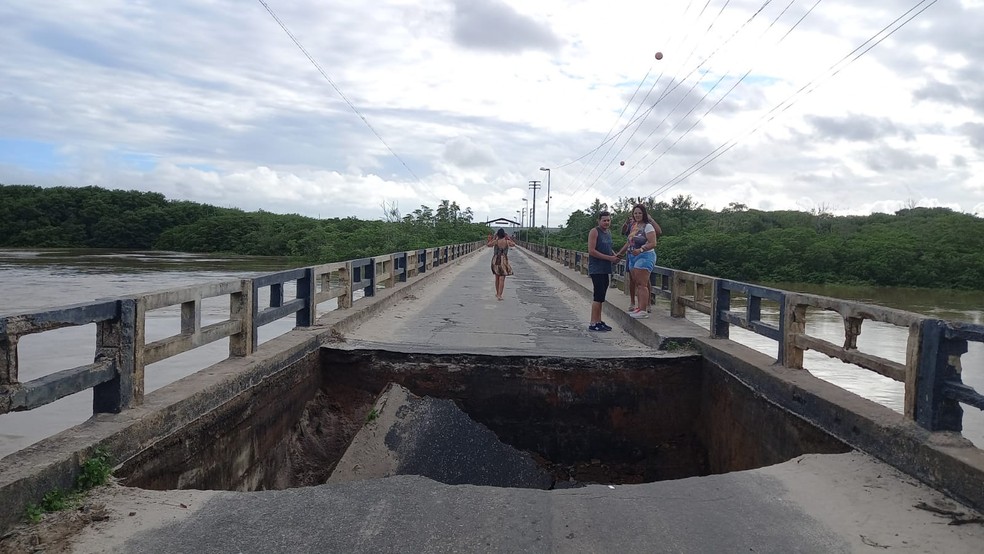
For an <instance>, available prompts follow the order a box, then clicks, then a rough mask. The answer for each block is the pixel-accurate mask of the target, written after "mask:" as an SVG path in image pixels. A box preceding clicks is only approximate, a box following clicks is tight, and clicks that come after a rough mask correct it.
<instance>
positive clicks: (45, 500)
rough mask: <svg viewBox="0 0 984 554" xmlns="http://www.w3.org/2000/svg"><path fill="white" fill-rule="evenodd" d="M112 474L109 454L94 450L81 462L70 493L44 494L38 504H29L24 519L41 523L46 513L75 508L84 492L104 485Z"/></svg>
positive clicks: (101, 450)
mask: <svg viewBox="0 0 984 554" xmlns="http://www.w3.org/2000/svg"><path fill="white" fill-rule="evenodd" d="M112 474H113V465H112V462H111V460H110V458H109V453H108V452H106V450H105V449H104V448H101V447H100V448H96V449H95V450H93V452H92V456H90V457H89V458H88V459H87V460H86V461H84V462H82V467H81V468H80V469H79V475H78V476H77V477H76V478H75V487H73V488H72V490H70V491H64V490H61V489H55V490H51V491H48V492H47V493H45V495H44V497H42V499H41V503H40V504H30V505H28V507H27V513H26V514H25V517H26V518H27V520H28V521H30V522H31V523H37V522H39V521H41V516H42V515H44V514H46V513H51V512H58V511H61V510H64V509H66V508H71V507H74V506H77V505H78V504H79V502H80V501H81V500H82V498H83V497H84V496H85V493H86V491H88V490H90V489H92V488H95V487H98V486H99V485H104V484H105V483H106V482H107V481H108V480H109V477H110V475H112Z"/></svg>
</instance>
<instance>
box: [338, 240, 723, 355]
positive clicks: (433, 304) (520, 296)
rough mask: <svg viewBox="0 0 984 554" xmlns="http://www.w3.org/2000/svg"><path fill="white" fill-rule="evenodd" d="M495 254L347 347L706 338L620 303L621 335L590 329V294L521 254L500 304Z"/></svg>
mask: <svg viewBox="0 0 984 554" xmlns="http://www.w3.org/2000/svg"><path fill="white" fill-rule="evenodd" d="M490 256H491V254H488V255H485V256H473V257H470V258H468V259H466V260H463V261H462V262H461V263H460V265H458V266H455V267H454V268H451V269H449V270H448V271H446V272H444V273H443V274H442V275H441V276H440V277H438V278H436V279H433V280H431V281H430V282H429V283H428V286H427V287H426V288H425V289H421V290H418V291H417V292H415V294H414V297H413V298H412V299H411V300H412V301H410V302H404V303H402V304H400V305H397V306H394V307H392V308H390V309H389V310H387V311H386V312H385V313H383V314H380V315H378V316H376V317H374V318H373V319H372V320H371V321H367V322H366V323H365V324H363V325H361V326H359V327H357V328H354V329H352V330H351V331H349V332H347V333H346V338H347V345H348V347H350V348H373V349H390V350H396V351H401V352H415V351H419V352H428V353H438V354H441V353H471V354H491V355H495V354H497V353H500V354H503V355H507V354H508V355H517V354H520V355H524V354H531V353H532V354H541V355H544V356H577V357H598V358H610V357H623V356H633V357H635V356H639V355H641V354H643V353H645V354H646V355H650V356H663V355H667V353H666V352H663V351H659V350H656V348H655V347H656V346H658V345H659V344H661V342H663V341H664V340H665V339H666V337H660V336H658V335H657V334H656V333H655V331H654V329H655V326H656V325H665V326H666V327H667V328H669V329H674V330H682V329H686V330H687V333H684V332H682V331H681V332H680V333H678V334H680V336H681V337H682V336H686V338H687V339H689V337H691V336H693V335H694V334H705V335H706V333H707V331H706V330H703V329H702V328H700V327H699V326H697V325H694V324H692V323H690V322H687V321H684V322H682V323H681V322H680V321H679V320H672V318H669V317H661V316H657V315H655V314H654V318H653V319H651V320H648V322H644V321H636V320H634V319H632V318H630V317H628V314H625V313H624V310H620V309H618V308H617V307H616V306H614V305H612V306H609V307H608V308H609V309H608V310H607V311H606V314H609V315H606V320H609V319H610V321H608V322H609V324H610V325H611V326H612V327H614V330H612V331H610V332H594V331H588V323H589V318H590V317H589V316H590V310H591V300H590V294H588V293H589V289H585V288H584V284H583V283H580V282H577V281H572V280H565V279H562V278H560V277H559V276H558V273H556V272H554V271H552V270H550V269H549V267H547V266H544V265H543V264H541V263H539V262H538V261H537V260H536V257H535V256H533V255H531V254H529V253H527V252H525V251H523V250H520V249H515V250H513V251H512V252H510V262H511V263H512V266H513V271H514V273H515V275H513V276H511V277H507V278H506V288H505V294H504V299H503V300H502V301H499V300H496V298H495V292H494V290H493V284H494V278H493V276H492V273H491V271H490V269H489V263H490ZM572 273H573V272H572ZM584 280H585V281H587V283H588V285H587V286H588V287H590V281H589V280H587V277H584ZM586 294H588V295H587V296H585V295H586ZM612 296H613V297H614V298H615V300H616V301H617V300H620V298H619V297H620V296H624V295H622V293H621V292H619V291H617V290H613V291H612ZM626 303H627V300H626ZM625 307H627V305H626V306H625ZM622 316H624V317H622ZM664 319H665V320H671V321H663V320H664ZM688 333H689V334H688ZM673 336H676V335H673Z"/></svg>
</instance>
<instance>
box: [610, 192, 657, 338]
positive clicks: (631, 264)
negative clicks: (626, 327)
mask: <svg viewBox="0 0 984 554" xmlns="http://www.w3.org/2000/svg"><path fill="white" fill-rule="evenodd" d="M661 234H663V230H662V229H660V228H659V225H658V224H657V223H656V222H655V221H653V220H651V219H649V212H647V211H646V207H645V206H643V205H642V204H636V205H635V206H632V226H631V229H629V240H628V242H626V243H625V246H624V247H622V249H621V250H619V251H618V253H619V255H621V254H622V253H624V252H628V254H629V257H628V258H627V259H626V267H627V268H628V269H629V270H630V272H631V274H632V286H633V287H635V291H636V302H637V304H636V307H635V308H636V309H635V310H630V311H629V315H630V316H632V317H633V318H635V319H646V318H647V317H649V313H648V311H649V302H650V299H651V296H650V295H651V292H650V286H649V275H650V273H652V271H653V269H656V252H655V250H656V238H657V237H658V236H660V235H661Z"/></svg>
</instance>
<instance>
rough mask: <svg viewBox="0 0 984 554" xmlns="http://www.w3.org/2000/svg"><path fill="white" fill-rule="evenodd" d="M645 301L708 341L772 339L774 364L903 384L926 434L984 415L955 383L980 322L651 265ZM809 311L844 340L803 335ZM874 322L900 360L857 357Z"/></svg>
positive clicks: (539, 249) (578, 257) (567, 260)
mask: <svg viewBox="0 0 984 554" xmlns="http://www.w3.org/2000/svg"><path fill="white" fill-rule="evenodd" d="M519 244H520V245H521V246H523V247H524V248H526V249H528V250H530V251H532V252H535V253H537V254H539V255H541V256H544V257H546V258H547V259H550V260H552V261H554V262H558V263H562V264H563V265H564V266H565V267H568V268H570V269H572V270H574V271H577V272H578V273H581V274H584V275H586V274H587V271H588V269H587V268H588V254H587V253H586V252H579V251H576V250H567V249H563V248H558V247H554V246H550V247H545V246H544V245H543V244H535V243H527V242H520V243H519ZM625 272H626V270H625V262H624V261H622V262H619V263H618V264H616V266H615V270H614V278H613V280H612V286H613V287H618V288H621V289H622V290H624V291H625V292H626V293H628V290H627V288H626V287H625V283H626V281H627V279H626V277H625ZM650 285H651V286H650V288H651V298H650V301H652V300H654V299H655V298H664V299H667V300H669V302H670V316H672V317H685V316H686V313H687V309H688V308H689V309H692V310H696V311H698V312H700V313H703V314H706V315H708V316H709V317H710V336H712V337H716V338H728V336H729V328H730V326H731V325H737V326H739V327H741V328H743V329H747V330H749V331H751V332H753V333H756V334H758V335H762V336H764V337H768V338H770V339H773V340H775V341H776V342H777V345H778V352H777V355H776V362H777V363H779V364H781V365H783V366H785V367H788V368H791V369H803V353H804V352H805V351H806V350H814V351H816V352H820V353H823V354H826V355H827V356H829V357H831V358H836V359H838V360H841V361H843V362H846V363H850V364H854V365H857V366H859V367H862V368H864V369H866V370H868V371H872V372H875V373H878V374H879V375H883V376H885V377H888V378H890V379H893V380H895V381H898V382H900V383H903V384H904V385H905V400H904V415H905V417H906V418H908V419H912V420H915V421H916V422H917V423H918V424H919V425H921V426H922V427H924V428H926V429H928V430H930V431H961V430H962V428H963V422H962V420H963V408H962V407H961V404H963V405H966V406H971V407H975V408H978V409H980V410H984V395H981V394H980V393H979V392H977V391H976V390H974V389H973V388H972V387H970V386H967V385H965V384H964V383H963V382H962V380H961V378H960V371H961V370H960V367H961V366H960V356H961V355H962V354H964V353H966V352H967V342H968V341H974V342H979V343H984V325H974V324H970V323H962V322H953V321H945V320H941V319H935V318H931V317H926V316H924V315H921V314H917V313H913V312H906V311H903V310H896V309H892V308H885V307H883V306H875V305H871V304H864V303H861V302H852V301H847V300H839V299H836V298H830V297H826V296H819V295H814V294H801V293H795V292H790V291H785V290H781V289H775V288H769V287H763V286H759V285H754V284H751V283H743V282H740V281H733V280H730V279H720V278H717V277H711V276H708V275H701V274H698V273H691V272H687V271H680V270H676V269H672V268H668V267H661V266H657V267H656V269H655V270H654V271H653V272H652V274H651V275H650ZM741 297H744V301H745V302H744V304H745V306H744V309H743V310H741V311H737V310H732V308H731V306H732V302H734V301H736V300H738V299H740V298H741ZM763 303H765V304H766V305H771V306H774V308H775V310H776V311H778V315H779V317H778V322H777V323H775V324H774V323H769V322H767V321H763V320H762V306H763ZM808 308H814V309H820V310H826V311H833V312H837V313H838V314H840V316H841V318H842V319H843V321H844V342H843V343H842V344H835V343H832V342H830V341H827V340H824V339H822V338H819V337H814V336H811V335H809V334H807V332H806V323H807V318H808V314H809V312H808ZM865 320H869V321H875V322H880V323H885V324H890V325H894V326H897V327H899V328H903V329H905V330H906V331H907V333H908V343H907V346H906V351H905V363H898V362H894V361H891V360H887V359H884V358H881V357H878V356H874V355H871V354H866V353H863V352H860V351H859V350H858V347H857V339H858V336H859V335H860V334H861V324H862V323H863V322H864V321H865Z"/></svg>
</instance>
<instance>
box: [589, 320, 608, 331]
mask: <svg viewBox="0 0 984 554" xmlns="http://www.w3.org/2000/svg"><path fill="white" fill-rule="evenodd" d="M611 330H612V328H611V327H610V326H609V325H608V324H607V323H605V322H604V321H599V322H598V323H592V324H591V325H588V331H611Z"/></svg>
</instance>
